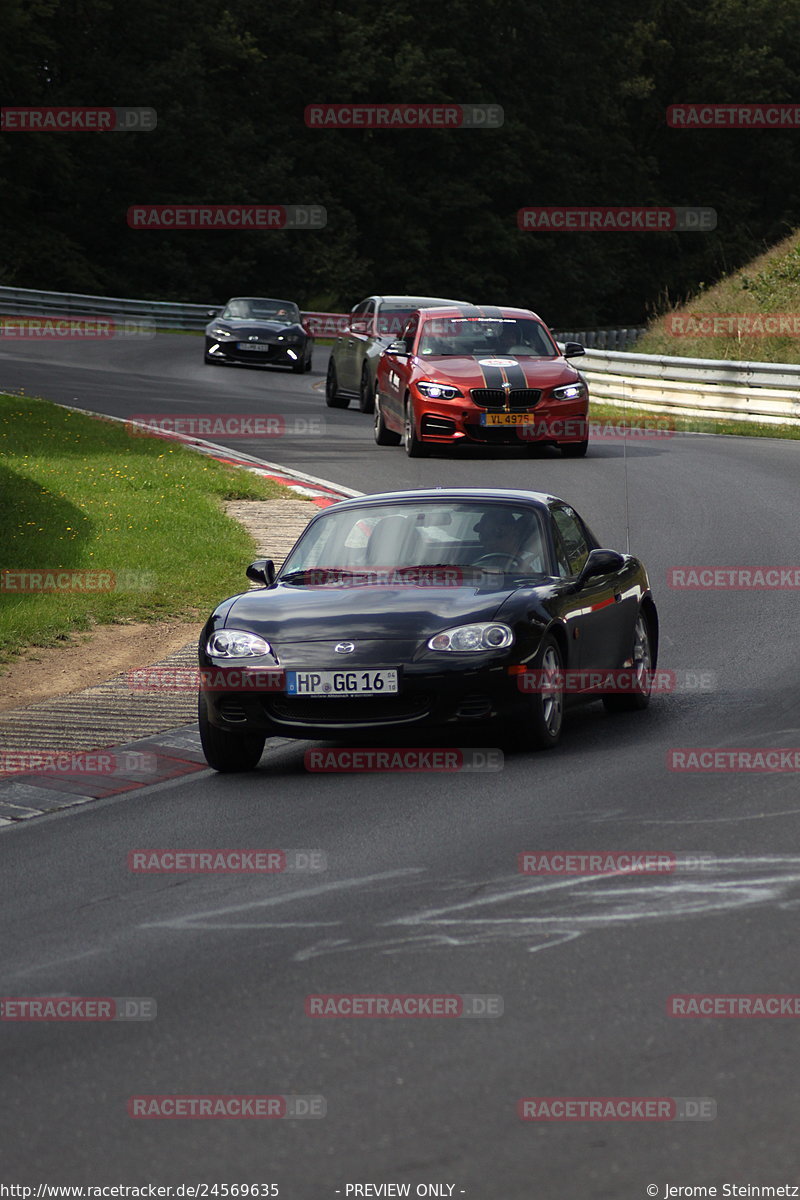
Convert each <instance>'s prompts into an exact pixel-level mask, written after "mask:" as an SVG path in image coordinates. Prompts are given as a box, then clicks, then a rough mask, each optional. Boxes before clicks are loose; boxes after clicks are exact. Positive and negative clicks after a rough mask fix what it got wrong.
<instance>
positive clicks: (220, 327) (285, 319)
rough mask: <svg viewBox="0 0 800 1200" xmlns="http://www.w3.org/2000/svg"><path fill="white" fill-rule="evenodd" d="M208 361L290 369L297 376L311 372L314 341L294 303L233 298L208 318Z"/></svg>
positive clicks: (251, 297) (252, 298)
mask: <svg viewBox="0 0 800 1200" xmlns="http://www.w3.org/2000/svg"><path fill="white" fill-rule="evenodd" d="M208 315H209V316H210V317H213V320H212V321H211V322H210V323H209V324H208V325H206V349H205V361H206V362H207V363H221V362H238V363H250V364H251V365H252V364H253V363H258V364H261V365H263V364H267V365H268V366H284V367H291V368H292V370H293V371H295V372H296V373H297V374H298V375H300V374H302V373H303V371H310V370H311V353H312V351H313V349H314V337H313V335H312V334H311V333H309V331H308V330H307V329H306V328H305V326H304V325H303V322H302V318H301V316H300V309H299V308H298V307H297V305H296V304H295V303H294V302H293V301H291V300H268V299H266V298H264V297H259V296H234V298H233V299H232V300H229V301H228V303H227V304H226V305H225V307H224V308H223V309H222V312H220V313H214V312H213V310H212V311H209V314H208Z"/></svg>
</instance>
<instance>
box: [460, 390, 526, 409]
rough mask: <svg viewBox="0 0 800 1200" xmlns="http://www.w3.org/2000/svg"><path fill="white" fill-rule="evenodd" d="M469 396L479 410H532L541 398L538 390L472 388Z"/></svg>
mask: <svg viewBox="0 0 800 1200" xmlns="http://www.w3.org/2000/svg"><path fill="white" fill-rule="evenodd" d="M470 394H471V396H472V400H473V403H474V404H477V405H478V407H479V408H505V407H506V397H508V401H507V402H508V407H509V408H510V409H516V408H534V407H535V406H536V405H537V404H538V403H539V401H540V400H541V398H542V393H541V389H539V388H510V389H509V390H508V391H507V390H506V389H505V388H473V389H472V391H471V393H470Z"/></svg>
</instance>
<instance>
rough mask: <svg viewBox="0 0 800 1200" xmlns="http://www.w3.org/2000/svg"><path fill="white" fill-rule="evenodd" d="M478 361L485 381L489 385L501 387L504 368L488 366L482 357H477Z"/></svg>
mask: <svg viewBox="0 0 800 1200" xmlns="http://www.w3.org/2000/svg"><path fill="white" fill-rule="evenodd" d="M476 361H477V363H478V366H479V367H480V369H481V374H482V375H483V381H484V383H485V384H486V386H487V387H490V388H499V387H502V386H503V369H502V367H490V366H486V365H485V364H484V363H482V362H481V361H480V359H476Z"/></svg>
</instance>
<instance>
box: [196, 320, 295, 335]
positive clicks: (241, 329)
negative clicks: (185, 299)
mask: <svg viewBox="0 0 800 1200" xmlns="http://www.w3.org/2000/svg"><path fill="white" fill-rule="evenodd" d="M212 329H229V330H230V331H231V333H238V334H241V335H242V336H243V337H247V335H248V334H261V333H269V334H275V333H289V332H290V331H291V332H292V333H296V332H297V331H298V329H302V326H300V325H297V324H292V325H287V324H286V322H285V321H255V320H253V319H252V318H248V319H245V318H244V317H242V318H241V319H240V320H230V319H228V318H226V319H225V320H224V321H220V320H217V321H212V322H211V324H210V325H209V326H208V330H209V332H210V331H211V330H212Z"/></svg>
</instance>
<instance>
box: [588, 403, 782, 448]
mask: <svg viewBox="0 0 800 1200" xmlns="http://www.w3.org/2000/svg"><path fill="white" fill-rule="evenodd" d="M589 420H590V421H600V422H603V423H604V422H606V421H608V422H609V423H611V424H613V425H634V426H647V427H649V426H656V427H657V428H660V429H664V428H668V429H674V430H675V431H676V432H677V433H718V434H732V435H735V436H736V437H768V438H789V439H790V440H792V441H799V440H800V421H799V422H797V423H796V424H794V425H769V424H766V423H763V424H762V423H761V422H757V421H736V420H731V421H728V420H724V421H723V420H718V419H716V418H714V417H688V416H686V417H684V416H679V415H677V414H676V413H666V412H665V413H658V412H651V411H650V410H649V409H645V408H637V407H636V405H634V404H626V405H625V407H624V408H623V407H622V406H621V405H620V406H618V405H616V404H603V402H602V400H598V401H595V400H593V401H592V402H591V404H590V406H589ZM631 440H632V441H635V440H636V439H635V438H633V439H631Z"/></svg>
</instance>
